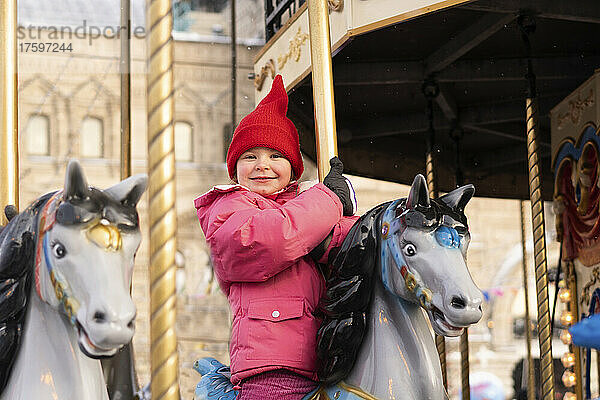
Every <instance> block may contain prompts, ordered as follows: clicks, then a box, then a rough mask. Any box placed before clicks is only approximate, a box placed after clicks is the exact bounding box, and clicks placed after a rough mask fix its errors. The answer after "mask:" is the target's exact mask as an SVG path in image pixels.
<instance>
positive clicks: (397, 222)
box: [381, 200, 433, 310]
mask: <svg viewBox="0 0 600 400" xmlns="http://www.w3.org/2000/svg"><path fill="white" fill-rule="evenodd" d="M401 201H402V200H396V201H394V202H392V204H390V205H389V206H388V207H387V208H386V210H385V212H384V213H383V217H382V220H381V238H382V239H383V242H382V245H383V246H382V250H381V251H382V257H381V268H382V278H383V279H382V280H383V284H384V286H385V287H386V289H387V290H388V291H390V292H391V293H393V290H392V288H391V287H390V283H389V282H388V281H387V273H386V272H387V271H388V268H389V265H388V260H389V258H388V257H386V254H385V253H386V252H387V251H388V249H389V251H390V252H391V256H392V259H393V260H394V263H395V264H396V267H397V268H399V269H400V274H401V275H402V278H403V279H404V285H405V286H406V289H408V291H409V292H411V293H413V294H414V296H415V297H416V298H417V299H418V300H419V302H420V303H421V307H423V308H425V309H426V310H433V304H432V303H431V300H432V292H431V290H430V289H429V288H428V287H427V286H426V285H425V284H424V283H423V282H422V281H421V280H420V279H419V278H418V277H417V275H416V274H414V273H413V272H412V271H411V270H410V267H409V266H408V263H407V262H406V260H405V259H404V254H403V252H402V249H400V248H399V246H398V241H397V240H392V239H393V237H394V236H395V235H396V234H397V233H398V232H400V231H402V230H403V229H402V228H403V226H402V225H403V222H402V216H396V208H397V207H398V206H399V205H400V202H401Z"/></svg>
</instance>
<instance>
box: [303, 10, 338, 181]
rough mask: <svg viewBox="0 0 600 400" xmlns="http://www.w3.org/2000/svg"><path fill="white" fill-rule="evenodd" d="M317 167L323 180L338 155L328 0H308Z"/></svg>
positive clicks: (320, 178)
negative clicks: (330, 164)
mask: <svg viewBox="0 0 600 400" xmlns="http://www.w3.org/2000/svg"><path fill="white" fill-rule="evenodd" d="M308 25H309V29H310V56H311V65H312V84H313V102H314V112H315V138H316V140H317V169H318V171H319V180H320V181H323V179H324V178H325V175H327V173H328V172H329V160H330V159H331V158H332V157H334V156H336V155H337V134H336V128H335V102H334V98H333V71H332V67H331V38H330V35H329V8H328V6H327V1H326V0H308Z"/></svg>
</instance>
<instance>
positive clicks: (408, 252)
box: [402, 243, 417, 257]
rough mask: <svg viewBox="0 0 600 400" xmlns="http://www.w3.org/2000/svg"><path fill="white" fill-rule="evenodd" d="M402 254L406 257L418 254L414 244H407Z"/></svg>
mask: <svg viewBox="0 0 600 400" xmlns="http://www.w3.org/2000/svg"><path fill="white" fill-rule="evenodd" d="M402 252H403V253H404V255H405V256H408V257H412V256H414V255H415V254H417V248H416V247H415V245H414V244H412V243H407V244H406V245H405V246H404V247H403V248H402Z"/></svg>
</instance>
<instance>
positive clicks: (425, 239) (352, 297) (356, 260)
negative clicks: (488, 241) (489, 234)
mask: <svg viewBox="0 0 600 400" xmlns="http://www.w3.org/2000/svg"><path fill="white" fill-rule="evenodd" d="M474 191H475V190H474V187H473V185H466V186H462V187H460V188H458V189H455V190H453V191H452V192H450V193H448V194H446V195H445V196H442V197H440V198H439V199H430V198H429V192H428V190H427V185H426V183H425V178H423V176H422V175H417V176H416V177H415V179H414V181H413V184H412V186H411V189H410V193H409V195H408V197H407V198H406V199H398V200H395V201H392V202H388V203H385V204H381V205H379V206H377V207H375V208H374V209H372V210H370V211H369V212H367V213H366V214H365V215H363V216H362V217H361V218H360V219H359V221H357V223H356V224H355V225H354V226H353V227H352V229H351V230H350V232H349V233H348V235H347V237H346V239H345V241H344V243H343V244H342V246H341V248H340V249H339V251H338V253H337V254H336V255H335V258H334V259H333V263H332V272H331V276H330V278H329V279H328V282H327V295H326V296H325V298H324V299H323V301H322V304H321V309H322V310H323V313H324V315H325V320H324V322H323V324H322V326H321V329H320V330H319V340H318V341H319V344H318V346H319V349H318V353H319V357H320V358H321V360H322V362H323V363H322V367H321V371H320V372H319V375H320V378H321V380H322V381H324V382H325V383H328V384H333V383H336V382H338V381H339V380H341V379H343V378H344V377H345V376H346V375H347V374H348V373H349V371H350V369H351V368H352V366H353V364H354V360H355V358H356V355H357V351H358V349H359V348H360V345H361V343H362V339H363V337H364V334H365V332H366V330H367V325H368V323H369V322H368V312H369V306H370V304H371V302H372V299H373V296H374V294H373V293H374V290H373V288H374V287H375V285H376V284H377V283H379V287H382V288H383V289H382V290H381V291H380V292H381V293H383V294H379V295H378V296H381V300H382V301H384V302H387V303H389V304H391V305H390V307H404V306H403V304H404V303H413V304H418V305H420V306H421V307H422V308H423V309H424V310H425V311H426V313H427V315H428V317H429V320H430V321H431V326H432V327H433V329H434V331H435V332H436V333H437V334H439V335H443V336H458V335H460V334H461V333H462V331H463V329H464V328H465V327H467V326H469V325H471V324H474V323H476V322H477V321H479V319H480V318H481V316H482V310H481V305H482V302H483V295H482V293H481V291H480V290H479V289H478V288H477V286H476V285H475V284H474V283H473V280H472V278H471V275H470V274H469V271H468V269H467V266H466V263H465V257H466V252H467V248H468V245H469V240H470V234H469V229H468V225H467V218H466V216H465V214H464V208H465V206H466V204H467V203H468V201H469V200H470V199H471V197H472V196H473V194H474ZM392 303H393V304H392Z"/></svg>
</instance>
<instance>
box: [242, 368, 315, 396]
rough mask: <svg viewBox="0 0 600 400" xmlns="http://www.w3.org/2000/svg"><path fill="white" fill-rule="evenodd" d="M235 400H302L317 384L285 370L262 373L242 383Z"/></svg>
mask: <svg viewBox="0 0 600 400" xmlns="http://www.w3.org/2000/svg"><path fill="white" fill-rule="evenodd" d="M241 386H242V389H241V391H240V394H239V395H238V397H237V399H236V400H268V399H273V400H302V399H303V398H304V396H306V395H307V394H308V393H310V392H311V391H313V390H314V389H316V388H317V386H318V384H317V382H315V381H313V380H311V379H308V378H305V377H304V376H302V375H298V374H296V373H294V372H292V371H288V370H286V369H278V370H275V371H269V372H263V373H262V374H258V375H255V376H252V377H250V378H248V379H246V380H244V381H243V382H242V385H241Z"/></svg>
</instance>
